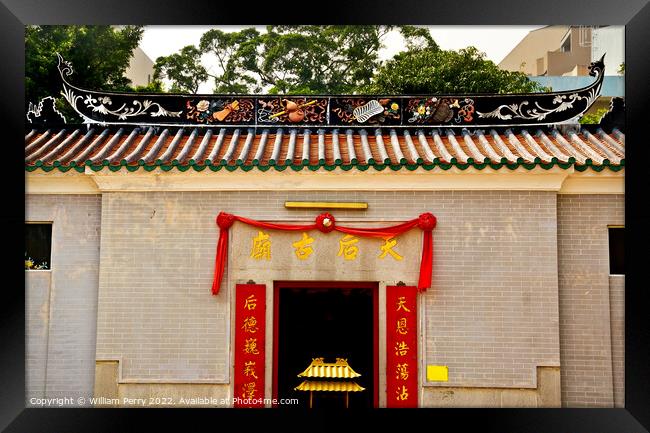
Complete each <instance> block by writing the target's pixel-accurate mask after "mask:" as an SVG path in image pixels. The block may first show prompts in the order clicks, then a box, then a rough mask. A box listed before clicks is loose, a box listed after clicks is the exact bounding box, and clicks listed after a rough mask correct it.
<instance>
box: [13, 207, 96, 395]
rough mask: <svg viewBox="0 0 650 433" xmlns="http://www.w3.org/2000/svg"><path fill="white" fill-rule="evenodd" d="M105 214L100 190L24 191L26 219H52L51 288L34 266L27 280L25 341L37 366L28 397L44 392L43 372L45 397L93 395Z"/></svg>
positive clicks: (29, 359)
mask: <svg viewBox="0 0 650 433" xmlns="http://www.w3.org/2000/svg"><path fill="white" fill-rule="evenodd" d="M100 218H101V200H100V197H99V196H96V195H65V196H63V195H28V196H26V197H25V220H26V221H41V222H45V221H52V222H53V225H52V258H51V269H52V270H51V276H50V282H49V288H46V286H47V283H46V281H44V279H43V278H42V277H38V276H36V274H33V275H31V272H28V273H29V274H30V275H29V276H28V277H27V278H26V281H25V284H26V287H25V290H26V297H27V302H26V308H27V312H26V318H27V323H26V327H27V329H26V335H27V342H26V346H27V349H28V351H32V350H33V353H31V354H30V353H28V354H27V363H28V367H29V368H30V369H31V368H32V367H33V370H31V371H33V372H34V374H33V375H32V376H31V377H32V378H33V381H30V380H29V379H28V383H27V388H28V389H27V391H28V393H27V401H28V402H29V398H30V396H32V395H33V396H39V395H37V394H38V393H40V392H42V391H40V389H42V387H41V385H39V384H38V382H39V379H38V375H39V374H43V376H44V378H45V388H44V395H45V397H48V398H51V397H72V398H75V397H89V396H92V393H93V384H94V373H95V335H96V317H97V284H98V271H99V234H100V226H99V223H100ZM47 290H49V293H46V291H47ZM47 298H49V305H47V304H45V299H47ZM44 333H46V334H47V336H45V335H44ZM44 345H45V347H44ZM43 353H46V355H45V358H43V356H42V354H43ZM43 363H44V364H43ZM40 372H42V373H40ZM29 377H30V375H29V374H28V378H29ZM32 393H33V394H32Z"/></svg>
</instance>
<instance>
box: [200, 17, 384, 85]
mask: <svg viewBox="0 0 650 433" xmlns="http://www.w3.org/2000/svg"><path fill="white" fill-rule="evenodd" d="M390 29H391V27H389V26H311V25H302V26H268V27H267V31H266V33H260V32H258V31H257V30H255V29H254V28H249V29H244V30H242V31H240V32H231V33H225V32H222V31H220V30H211V31H209V32H207V33H206V34H204V35H203V37H202V38H201V50H202V51H203V52H205V53H210V54H212V55H214V56H215V57H216V58H217V63H218V65H219V68H220V74H214V75H212V76H213V78H214V79H215V91H217V92H221V91H226V92H228V91H233V92H255V93H259V92H262V91H265V92H269V93H286V94H291V93H293V94H296V93H303V94H315V93H332V94H333V93H351V92H353V91H354V90H355V89H356V88H358V87H359V86H362V85H366V84H369V83H370V79H371V78H372V74H373V72H374V70H375V69H376V68H377V67H378V66H379V49H380V48H381V47H382V46H383V45H382V40H383V38H384V36H385V35H386V34H387V33H388V32H389V31H390Z"/></svg>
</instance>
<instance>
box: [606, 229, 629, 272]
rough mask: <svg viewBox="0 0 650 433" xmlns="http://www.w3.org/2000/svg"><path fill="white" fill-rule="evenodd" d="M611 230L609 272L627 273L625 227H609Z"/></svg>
mask: <svg viewBox="0 0 650 433" xmlns="http://www.w3.org/2000/svg"><path fill="white" fill-rule="evenodd" d="M608 230H609V273H610V275H625V262H624V258H625V256H624V252H625V247H624V237H625V235H624V233H625V229H624V228H623V227H608Z"/></svg>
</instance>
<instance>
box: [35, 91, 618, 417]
mask: <svg viewBox="0 0 650 433" xmlns="http://www.w3.org/2000/svg"><path fill="white" fill-rule="evenodd" d="M77 93H78V94H81V93H82V92H81V91H79V90H78V89H77ZM75 97H76V96H74V95H72V96H70V98H71V100H72V101H77V103H81V101H83V99H75ZM93 97H95V99H96V100H95V102H94V103H93V102H92V101H91V103H93V104H95V105H94V106H95V107H97V106H99V105H98V104H100V103H101V104H103V106H104V107H105V108H107V107H108V111H110V109H112V108H115V107H118V106H119V104H117V103H116V102H115V101H116V100H117V99H118V98H117V97H112V98H113V105H110V104H109V101H108V100H100V99H99V97H96V96H92V97H91V99H92V98H93ZM105 97H106V98H109V97H110V95H109V96H105ZM405 98H406V99H408V97H405ZM217 99H218V98H216V97H213V98H209V97H205V98H201V97H194V101H193V102H188V103H187V104H186V105H185V106H184V108H183V113H182V115H181V116H182V117H183V119H184V121H185V122H186V124H173V123H170V124H165V123H164V122H163V123H160V122H158V123H156V122H153V121H152V119H151V118H146V119H145V120H146V121H145V120H141V119H140V120H139V119H138V118H137V116H136V117H134V118H130V117H128V116H126V117H124V116H123V117H124V119H126V120H124V119H118V117H119V114H116V115H115V118H116V121H115V122H110V121H107V119H108V117H105V118H103V119H100V120H95V122H94V123H90V122H87V123H89V124H86V125H71V124H54V123H45V124H41V125H33V124H30V125H28V126H27V131H26V136H25V169H26V177H25V180H26V196H25V206H26V208H25V209H26V223H27V224H40V225H49V226H50V228H51V237H50V238H49V242H50V243H51V244H50V247H51V250H50V251H51V253H50V260H49V265H48V266H47V269H38V270H35V269H30V270H26V272H25V290H26V301H27V305H26V318H27V323H26V326H27V328H26V333H27V365H26V369H27V402H26V403H27V405H28V406H29V405H30V401H32V404H33V401H35V400H33V399H39V398H51V397H74V398H78V397H82V398H83V399H84V400H83V403H82V404H81V405H82V406H155V405H162V406H193V405H199V406H228V407H240V406H247V405H249V403H251V401H253V400H254V402H253V403H255V404H257V405H258V406H259V405H261V406H264V407H273V406H281V405H284V404H301V405H305V406H307V405H308V404H310V402H309V401H308V400H307V399H308V398H309V397H308V394H310V393H306V392H301V391H300V390H299V389H298V390H297V389H296V388H298V387H299V386H301V383H303V382H304V378H303V377H299V374H301V373H303V372H304V371H305V366H308V365H310V363H313V362H314V360H319V359H320V361H318V362H322V361H323V359H324V360H325V363H326V365H327V366H328V368H329V369H331V371H334V369H336V368H337V367H336V364H335V363H334V362H335V360H337V361H336V362H337V363H338V362H340V363H341V365H343V363H345V365H346V366H347V363H349V365H350V366H354V372H356V374H358V376H354V383H355V385H356V388H355V390H356V391H355V392H350V393H349V394H350V395H349V396H348V397H347V398H349V402H347V403H349V407H350V408H354V407H373V406H374V407H400V406H416V407H623V405H624V401H623V396H624V388H623V385H624V340H623V338H624V305H623V300H624V275H622V274H621V273H620V272H619V271H617V270H613V269H612V261H613V257H615V255H616V248H614V247H615V245H614V240H615V237H614V235H613V233H615V232H616V230H617V229H618V230H620V229H621V228H622V226H623V225H624V172H625V170H624V165H625V151H624V148H625V135H624V132H623V131H622V130H621V129H617V128H608V127H606V126H604V125H590V126H584V125H583V126H580V125H578V124H576V123H571V122H561V121H557V122H552V123H549V122H548V121H547V120H544V119H537V120H536V121H535V122H538V123H537V124H534V125H533V124H529V123H528V122H524V123H525V124H519V125H517V124H514V122H513V124H511V125H492V126H490V125H474V124H472V123H471V122H470V123H467V124H464V123H460V124H453V123H452V124H451V125H447V124H444V122H445V121H446V120H444V119H447V118H449V119H452V117H454V116H458V115H459V114H458V113H459V112H460V111H462V110H463V107H465V111H464V112H463V113H464V114H463V113H461V117H462V116H470V117H471V116H472V113H474V117H477V115H476V114H475V111H474V108H472V109H471V110H470V109H468V108H467V107H468V106H469V105H468V103H467V102H464V103H463V101H466V99H461V102H460V103H457V104H456V106H454V102H453V99H452V100H450V101H449V102H450V103H447V102H445V103H444V104H446V105H440V104H438V105H436V104H435V103H431V104H430V105H426V103H425V104H424V105H422V107H424V108H420V106H419V105H417V104H415V103H413V105H412V108H413V110H414V112H415V113H418V112H419V111H421V113H420V114H422V115H423V118H424V116H427V115H430V116H433V117H435V116H436V113H438V114H440V116H442V117H439V119H438V120H437V122H442V123H441V124H438V123H435V122H434V121H432V122H434V123H431V124H426V123H420V124H417V123H415V122H414V125H404V124H403V122H404V121H406V119H407V118H411V117H410V116H406V115H405V112H404V111H400V110H402V106H403V107H409V103H410V102H409V101H407V100H402V99H398V98H393V99H392V100H391V101H389V102H386V101H381V100H379V99H377V100H376V101H375V102H376V103H370V102H369V101H370V100H375V98H366V99H364V100H359V101H358V102H356V103H354V104H356V105H354V104H352V105H353V106H352V107H351V108H349V111H350V112H351V113H353V114H351V118H353V119H356V120H355V121H356V122H357V123H356V124H354V125H353V124H352V123H350V125H348V126H346V125H344V124H342V123H341V122H342V120H341V119H343V117H340V118H338V120H336V121H335V122H334V123H333V124H330V123H329V122H333V121H334V120H332V118H330V117H329V115H328V116H327V119H326V120H325V121H324V120H323V119H320V120H319V119H315V120H310V117H309V115H310V113H318V107H320V106H321V105H319V104H321V103H320V102H318V101H317V102H315V103H311V104H310V99H309V97H304V98H302V99H301V98H298V97H297V98H293V99H291V98H290V99H289V100H285V101H287V102H283V100H281V99H280V98H277V97H275V99H273V98H271V97H268V99H264V98H260V99H259V100H258V99H254V100H253V102H252V104H253V107H255V110H257V112H256V113H255V115H257V114H260V113H261V114H263V115H264V116H266V117H265V119H273V118H276V119H278V122H277V124H275V126H272V125H267V124H266V123H263V122H262V123H259V124H255V120H253V121H252V123H247V122H248V120H246V118H245V117H241V116H240V117H239V120H238V121H236V122H233V124H227V122H226V121H227V119H228V118H229V116H233V115H234V114H236V115H237V116H239V114H241V113H242V112H241V111H239V110H243V109H244V108H243V107H245V106H246V101H241V100H240V101H238V103H237V104H234V103H233V102H234V101H232V100H228V101H227V103H221V105H219V104H215V105H214V106H213V105H212V103H213V102H214V101H215V100H217ZM251 99H253V98H251ZM317 99H318V98H315V99H314V100H317ZM386 99H388V98H386ZM271 100H272V101H274V103H275V104H276V105H275V106H271V105H268V104H270V102H269V101H271ZM549 100H551V99H549ZM203 101H205V103H204V102H203ZM396 101H397V102H396ZM477 101H478V99H477ZM289 102H292V103H293V104H294V105H293V106H292V105H291V104H289ZM456 102H458V101H456ZM262 103H264V104H267V105H262ZM335 103H336V104H338V103H339V101H338V100H337V101H334V102H333V101H329V102H328V104H329V105H326V106H323V107H325V109H326V110H333V107H334V108H336V107H335ZM309 104H310V105H309ZM392 104H395V105H397V108H395V107H394V106H393V105H392ZM463 104H464V105H463ZM476 105H477V106H478V102H477V104H476ZM149 106H151V105H149ZM377 106H379V107H380V109H377ZM314 107H316V108H314ZM359 107H362V108H363V110H356V112H355V111H354V110H355V109H356V108H359ZM427 107H429V110H430V111H431V112H430V113H427V111H426V110H427ZM339 108H340V107H339ZM441 108H444V110H443V111H445V110H446V111H449V113H451V116H452V117H449V114H448V113H441V111H440V110H441ZM156 109H157V108H156ZM161 109H162V108H161ZM261 109H268V112H263V113H262V112H260V111H259V110H261ZM273 110H275V111H273ZM310 110H312V111H310ZM391 110H392V111H391ZM477 110H478V108H477ZM113 111H115V112H117V110H113ZM208 111H210V115H211V116H212V117H210V118H211V119H214V122H212V123H211V122H208V121H207V120H206V121H204V122H202V123H201V122H200V121H199V119H202V118H203V119H204V120H205V119H207V117H201V116H203V115H204V114H205V113H206V112H208ZM281 111H285V113H283V114H279V115H277V113H280V112H281ZM301 111H302V113H300V112H301ZM470 111H471V112H470ZM92 112H93V111H92V110H90V111H88V113H91V114H92ZM152 112H153V111H151V110H150V111H149V112H148V113H149V114H151V113H152ZM296 112H298V114H294V113H296ZM393 112H394V113H397V116H399V117H398V118H397V120H395V121H394V123H391V122H392V120H391V119H393V118H391V113H393ZM99 113H100V114H101V110H100V111H99ZM329 113H330V114H331V113H332V111H330V112H329ZM500 113H502V114H503V115H505V113H506V111H501V112H500ZM103 114H104V115H105V116H109V115H110V113H108V114H106V113H103ZM292 114H293V117H291V115H292ZM511 114H512V113H511ZM378 115H379V116H380V117H384V118H385V121H386V122H387V123H386V124H383V123H381V122H376V123H372V122H371V121H370V120H368V119H372V118H373V116H378ZM443 115H444V116H443ZM218 117H221V120H218ZM363 119H366V120H364V122H361V120H363ZM154 120H155V119H154ZM449 121H451V122H453V119H452V120H449ZM366 122H367V123H366ZM459 126H460V127H459ZM461 127H462V128H461ZM219 215H224V218H226V217H227V218H228V219H227V222H224V221H226V220H225V219H222V220H221V221H220V222H218V221H217V216H219ZM431 217H433V218H431ZM224 238H225V240H223V239H224ZM427 239H429V241H427ZM616 239H618V238H616ZM224 242H225V245H224V244H223V243H224ZM428 242H429V243H428ZM617 260H618V259H617ZM220 266H221V268H220ZM219 270H220V272H217V271H219ZM427 272H430V273H427ZM215 287H216V290H215ZM339 359H341V360H342V361H338V360H339ZM318 362H317V363H318ZM327 363H330V364H327ZM314 368H317V367H314ZM345 368H349V367H345ZM327 371H330V370H327ZM327 371H326V372H324V373H322V375H321V376H315V377H318V378H319V379H318V380H319V381H321V382H322V383H330V384H331V383H335V382H336V379H337V378H338V376H335V375H334V376H333V379H327V374H329V373H327ZM319 383H320V382H319ZM319 386H320V387H321V388H322V387H323V386H322V385H319ZM328 386H330V387H331V388H332V389H334V390H344V389H347V388H344V385H342V384H341V383H338V382H336V383H335V384H334V385H328ZM345 386H347V385H345ZM303 387H304V386H303ZM311 389H312V388H310V390H311ZM313 389H316V388H315V387H314V388H313ZM332 394H333V393H332ZM346 396H347V393H346ZM246 399H249V400H251V401H247V400H246ZM326 400H327V399H326V398H325V399H322V398H315V399H314V402H315V403H314V405H315V406H317V405H318V404H319V402H320V401H326ZM143 402H144V403H143ZM76 404H79V403H75V405H76ZM336 404H338V403H335V404H334V405H336Z"/></svg>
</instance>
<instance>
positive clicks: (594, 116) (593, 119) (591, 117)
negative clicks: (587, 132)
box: [578, 108, 609, 125]
mask: <svg viewBox="0 0 650 433" xmlns="http://www.w3.org/2000/svg"><path fill="white" fill-rule="evenodd" d="M608 111H609V109H608V108H599V109H598V110H596V111H595V112H593V113H586V114H585V115H584V116H582V117H581V118H580V120H578V122H579V123H581V124H583V125H597V124H599V123H600V119H602V117H603V116H604V115H605V114H607V112H608Z"/></svg>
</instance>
